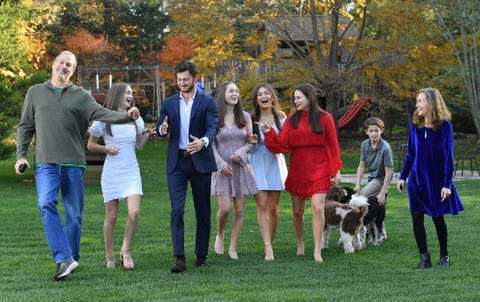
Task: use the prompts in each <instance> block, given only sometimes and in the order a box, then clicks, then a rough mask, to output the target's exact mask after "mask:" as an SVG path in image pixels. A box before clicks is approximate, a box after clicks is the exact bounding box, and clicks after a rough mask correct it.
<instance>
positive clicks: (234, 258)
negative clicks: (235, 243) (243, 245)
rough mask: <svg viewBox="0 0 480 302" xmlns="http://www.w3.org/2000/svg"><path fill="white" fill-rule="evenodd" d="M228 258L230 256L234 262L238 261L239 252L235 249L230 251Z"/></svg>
mask: <svg viewBox="0 0 480 302" xmlns="http://www.w3.org/2000/svg"><path fill="white" fill-rule="evenodd" d="M228 256H230V259H232V260H238V254H237V251H236V250H234V249H228Z"/></svg>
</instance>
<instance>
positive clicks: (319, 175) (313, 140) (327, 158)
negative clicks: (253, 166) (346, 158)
mask: <svg viewBox="0 0 480 302" xmlns="http://www.w3.org/2000/svg"><path fill="white" fill-rule="evenodd" d="M290 118H291V116H289V117H287V120H286V121H285V124H284V126H283V128H282V131H280V133H279V134H277V133H276V132H275V130H274V129H273V128H271V129H270V132H268V133H266V134H265V146H266V147H267V148H268V150H270V152H272V153H289V152H291V154H290V167H289V171H288V176H287V180H286V181H285V189H286V190H287V191H288V192H290V194H291V195H294V196H298V197H300V198H301V199H310V198H311V197H312V195H313V194H315V193H326V192H328V191H329V190H330V187H331V186H332V180H331V178H333V177H335V175H336V174H337V172H338V171H339V170H340V169H341V168H342V161H341V159H340V147H339V146H338V136H337V130H336V128H335V122H334V121H333V118H332V116H331V115H330V114H329V113H328V112H322V113H321V114H320V124H321V125H322V129H323V133H321V134H319V133H314V132H312V131H311V128H310V124H309V123H308V112H307V111H302V112H301V119H300V122H299V123H298V127H297V128H296V129H294V128H292V125H291V122H290Z"/></svg>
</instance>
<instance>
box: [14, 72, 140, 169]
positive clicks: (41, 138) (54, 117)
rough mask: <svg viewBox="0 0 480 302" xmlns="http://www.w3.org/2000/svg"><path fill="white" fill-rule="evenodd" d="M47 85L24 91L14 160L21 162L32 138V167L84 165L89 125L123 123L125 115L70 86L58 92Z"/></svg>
mask: <svg viewBox="0 0 480 302" xmlns="http://www.w3.org/2000/svg"><path fill="white" fill-rule="evenodd" d="M56 89H58V88H55V87H53V85H52V83H51V81H50V80H49V81H46V82H45V83H42V84H37V85H35V86H32V87H31V88H30V89H28V91H27V94H26V96H25V101H24V104H23V109H22V116H21V119H20V123H19V125H18V130H17V159H19V158H24V157H25V156H26V154H27V151H28V146H29V144H30V142H31V140H32V138H33V136H34V135H35V163H37V164H47V163H49V164H79V165H85V164H86V160H85V141H84V140H85V133H86V131H87V130H88V126H89V123H90V121H92V120H98V121H103V122H108V123H126V122H129V121H132V119H131V118H130V117H129V116H128V115H127V114H125V113H120V112H116V111H112V110H108V109H106V108H104V107H102V106H100V105H99V104H98V103H97V102H96V101H95V99H94V98H93V97H92V96H91V95H90V93H88V92H87V91H86V90H85V89H83V88H81V87H78V86H76V85H74V84H72V83H70V84H69V85H67V86H66V87H63V88H62V89H61V90H60V89H59V92H57V91H56Z"/></svg>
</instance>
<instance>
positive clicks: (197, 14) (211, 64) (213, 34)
mask: <svg viewBox="0 0 480 302" xmlns="http://www.w3.org/2000/svg"><path fill="white" fill-rule="evenodd" d="M238 2H241V1H232V0H221V1H213V0H187V1H173V2H172V3H171V5H170V6H169V7H168V12H169V15H170V16H171V17H172V20H173V24H174V31H175V32H177V33H182V34H184V35H185V36H186V37H187V38H188V39H189V40H191V41H193V42H194V44H195V48H194V51H193V53H192V57H191V58H190V59H191V60H193V61H195V63H196V64H197V65H198V67H199V69H200V70H202V72H204V73H207V74H208V73H209V72H212V71H213V70H215V69H216V68H217V67H218V66H220V65H223V64H224V63H226V62H227V61H230V60H232V59H249V58H250V57H249V56H248V54H246V53H242V52H241V51H240V50H239V48H240V45H241V44H242V43H241V39H240V37H239V35H238V33H239V27H238V24H239V20H241V18H242V16H243V15H242V6H241V5H239V4H238ZM185 16H188V17H185ZM177 63H178V62H177Z"/></svg>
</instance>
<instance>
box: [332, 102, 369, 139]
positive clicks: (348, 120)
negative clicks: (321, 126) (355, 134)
mask: <svg viewBox="0 0 480 302" xmlns="http://www.w3.org/2000/svg"><path fill="white" fill-rule="evenodd" d="M372 102H373V100H372V98H369V97H363V98H361V99H359V100H358V101H356V102H353V104H352V106H351V107H350V109H349V110H348V111H347V112H346V113H345V114H344V115H343V116H342V117H341V118H340V119H339V120H338V130H339V131H342V130H345V129H346V128H348V126H350V125H351V124H352V123H353V122H354V121H355V120H356V119H357V117H359V116H360V115H361V114H362V112H363V111H364V110H365V108H366V107H367V105H368V104H370V103H372Z"/></svg>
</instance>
